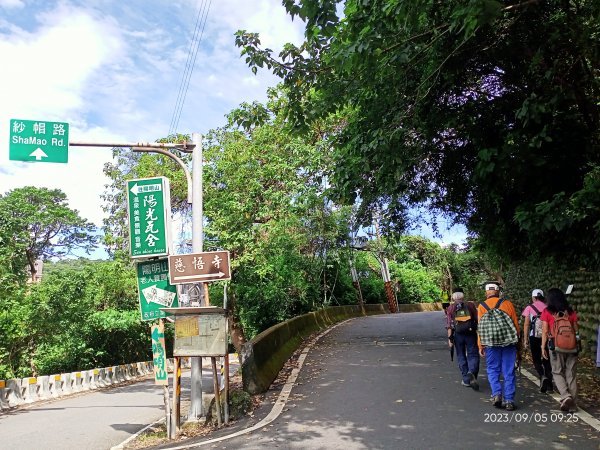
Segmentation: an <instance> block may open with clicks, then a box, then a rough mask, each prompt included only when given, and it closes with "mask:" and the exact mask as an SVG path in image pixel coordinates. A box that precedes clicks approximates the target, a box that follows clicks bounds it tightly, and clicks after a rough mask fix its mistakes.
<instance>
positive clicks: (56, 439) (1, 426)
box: [0, 364, 212, 450]
mask: <svg viewBox="0 0 600 450" xmlns="http://www.w3.org/2000/svg"><path fill="white" fill-rule="evenodd" d="M204 372H205V373H204V376H203V389H204V392H212V378H210V374H209V371H208V370H207V368H206V364H205V365H204ZM189 388H190V379H189V372H183V374H182V399H189ZM164 416H165V412H164V398H163V388H162V386H156V385H155V384H154V380H153V379H150V380H147V381H142V382H139V383H135V384H131V385H128V386H115V387H113V388H109V389H103V390H98V391H93V392H86V393H82V394H80V395H78V396H74V397H69V398H64V399H58V400H54V401H51V402H47V403H44V404H40V405H36V406H31V407H29V408H27V409H20V410H16V411H11V412H8V413H3V414H0V449H2V450H40V449H43V450H55V449H56V450H75V449H76V450H81V449H86V450H107V449H110V448H111V447H112V446H115V445H118V444H120V443H121V442H123V441H124V440H126V439H127V438H129V437H130V436H132V435H133V434H135V433H137V432H138V431H139V430H141V429H142V428H144V427H145V426H146V425H148V424H151V423H153V422H155V421H156V420H159V419H161V418H164Z"/></svg>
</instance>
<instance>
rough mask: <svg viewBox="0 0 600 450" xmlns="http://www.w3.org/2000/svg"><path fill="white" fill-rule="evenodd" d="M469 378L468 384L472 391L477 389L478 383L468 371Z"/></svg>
mask: <svg viewBox="0 0 600 450" xmlns="http://www.w3.org/2000/svg"><path fill="white" fill-rule="evenodd" d="M469 378H470V380H469V386H471V387H472V388H473V390H474V391H478V390H479V383H478V382H477V378H475V375H473V374H472V373H471V372H469Z"/></svg>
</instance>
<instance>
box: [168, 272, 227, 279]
mask: <svg viewBox="0 0 600 450" xmlns="http://www.w3.org/2000/svg"><path fill="white" fill-rule="evenodd" d="M224 276H225V274H224V273H223V272H216V273H203V274H199V275H182V276H180V277H177V276H174V277H173V280H174V281H176V280H194V279H197V278H212V277H218V278H222V277H224Z"/></svg>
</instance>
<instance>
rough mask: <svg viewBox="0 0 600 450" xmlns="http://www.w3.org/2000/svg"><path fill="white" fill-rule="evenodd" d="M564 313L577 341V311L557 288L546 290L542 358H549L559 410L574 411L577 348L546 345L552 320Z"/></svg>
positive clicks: (550, 332) (550, 331)
mask: <svg viewBox="0 0 600 450" xmlns="http://www.w3.org/2000/svg"><path fill="white" fill-rule="evenodd" d="M559 313H561V314H566V315H567V318H568V320H569V322H570V323H571V327H572V330H573V331H574V332H575V335H576V338H577V342H578V341H579V333H578V331H579V328H578V325H577V313H576V312H575V311H574V310H573V308H572V307H571V306H570V305H569V302H568V301H567V297H566V295H565V294H564V293H563V291H561V290H560V289H558V288H552V289H550V290H549V291H548V300H547V302H546V309H545V310H544V312H542V317H541V319H542V325H543V327H542V358H544V359H550V364H551V366H552V375H553V377H554V383H555V384H556V389H557V390H558V393H559V394H560V409H561V411H576V410H577V406H576V399H577V350H575V351H574V352H564V351H558V348H556V350H555V349H554V346H548V347H547V346H546V343H547V342H548V339H549V338H550V337H552V338H556V336H551V334H552V329H553V326H554V322H555V321H556V320H557V319H556V318H557V317H558V314H559Z"/></svg>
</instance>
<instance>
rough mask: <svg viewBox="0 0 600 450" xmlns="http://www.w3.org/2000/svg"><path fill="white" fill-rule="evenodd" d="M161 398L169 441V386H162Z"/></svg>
mask: <svg viewBox="0 0 600 450" xmlns="http://www.w3.org/2000/svg"><path fill="white" fill-rule="evenodd" d="M161 320H162V319H161ZM163 397H164V399H165V416H166V419H165V422H166V424H167V436H168V437H169V439H171V404H170V402H169V386H166V385H165V386H163Z"/></svg>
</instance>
